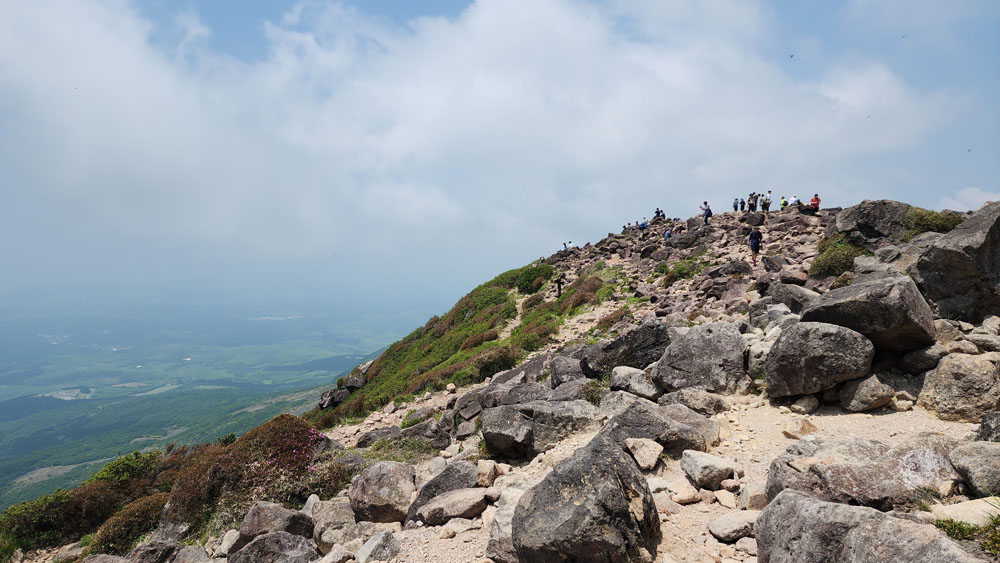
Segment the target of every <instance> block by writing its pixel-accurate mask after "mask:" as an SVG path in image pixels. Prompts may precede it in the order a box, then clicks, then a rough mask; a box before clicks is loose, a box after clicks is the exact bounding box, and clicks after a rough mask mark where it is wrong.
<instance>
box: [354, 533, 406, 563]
mask: <svg viewBox="0 0 1000 563" xmlns="http://www.w3.org/2000/svg"><path fill="white" fill-rule="evenodd" d="M399 550H400V545H399V540H397V539H396V536H394V535H393V534H392V532H390V531H388V530H383V531H381V532H379V533H377V534H375V535H374V536H373V537H372V538H371V539H370V540H368V541H366V542H365V544H364V545H363V546H361V549H359V550H358V554H357V555H356V556H355V559H357V561H358V563H370V562H371V561H391V560H392V559H393V558H394V557H396V555H398V554H399Z"/></svg>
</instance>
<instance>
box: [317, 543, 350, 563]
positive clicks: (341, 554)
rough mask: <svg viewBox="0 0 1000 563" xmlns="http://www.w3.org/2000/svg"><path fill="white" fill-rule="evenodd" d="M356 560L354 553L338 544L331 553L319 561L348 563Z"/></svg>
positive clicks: (322, 562) (323, 562)
mask: <svg viewBox="0 0 1000 563" xmlns="http://www.w3.org/2000/svg"><path fill="white" fill-rule="evenodd" d="M353 560H354V552H352V551H350V550H349V549H347V548H346V547H344V546H342V545H340V544H337V545H335V546H333V547H332V548H331V549H330V551H329V552H328V553H327V554H326V555H324V556H323V559H320V560H319V563H347V562H348V561H353Z"/></svg>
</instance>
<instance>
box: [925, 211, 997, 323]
mask: <svg viewBox="0 0 1000 563" xmlns="http://www.w3.org/2000/svg"><path fill="white" fill-rule="evenodd" d="M997 248H1000V202H990V203H988V204H986V205H985V206H984V207H983V208H982V209H980V210H979V211H977V212H976V213H975V214H973V215H972V217H969V218H968V219H966V220H965V221H964V222H962V224H960V225H959V226H958V227H955V229H953V230H952V231H951V232H949V233H945V234H944V235H942V236H940V237H938V238H937V239H936V240H935V241H934V242H933V243H931V245H930V246H929V247H928V248H927V249H926V250H924V251H923V252H922V253H921V255H920V258H919V259H918V260H917V263H916V265H915V266H914V268H913V275H914V278H915V279H916V280H917V283H918V284H919V285H920V288H921V289H922V290H923V291H924V293H925V294H926V295H927V297H928V299H930V300H932V301H933V302H934V304H935V306H936V307H937V311H938V315H939V316H941V317H947V318H950V319H954V318H960V319H964V320H967V321H978V320H979V319H981V318H982V317H983V316H984V315H987V314H995V313H996V311H1000V253H997V250H996V249H997Z"/></svg>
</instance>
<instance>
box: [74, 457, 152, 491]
mask: <svg viewBox="0 0 1000 563" xmlns="http://www.w3.org/2000/svg"><path fill="white" fill-rule="evenodd" d="M162 456H163V452H161V451H160V450H153V451H151V452H149V453H145V454H144V453H141V452H138V451H135V452H132V453H130V454H126V455H123V456H121V457H119V458H118V459H116V460H114V461H112V462H110V463H108V464H107V465H105V466H104V467H102V468H101V469H100V470H99V471H98V472H97V473H94V475H93V476H92V477H91V478H90V479H87V480H86V481H85V482H84V484H87V483H93V482H95V481H109V482H120V481H127V480H129V479H134V478H144V477H152V476H153V475H155V474H156V467H157V465H158V464H159V463H160V458H161V457H162Z"/></svg>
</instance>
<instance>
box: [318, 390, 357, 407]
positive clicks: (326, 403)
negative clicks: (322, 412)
mask: <svg viewBox="0 0 1000 563" xmlns="http://www.w3.org/2000/svg"><path fill="white" fill-rule="evenodd" d="M350 396H351V392H350V391H348V390H347V389H331V390H329V391H326V392H324V393H323V395H322V396H320V398H319V408H321V409H328V408H331V407H335V406H337V405H339V404H341V403H343V402H344V401H346V400H347V399H348V398H349V397H350Z"/></svg>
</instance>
